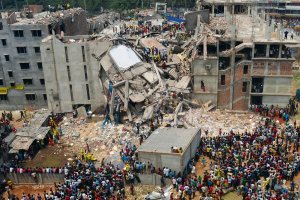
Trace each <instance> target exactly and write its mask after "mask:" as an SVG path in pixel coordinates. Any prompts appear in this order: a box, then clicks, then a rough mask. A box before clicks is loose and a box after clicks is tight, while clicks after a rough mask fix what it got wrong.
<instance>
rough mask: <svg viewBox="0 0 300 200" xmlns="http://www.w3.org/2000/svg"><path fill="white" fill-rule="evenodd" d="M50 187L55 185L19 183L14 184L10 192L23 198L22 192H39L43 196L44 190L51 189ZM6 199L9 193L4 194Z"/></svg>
mask: <svg viewBox="0 0 300 200" xmlns="http://www.w3.org/2000/svg"><path fill="white" fill-rule="evenodd" d="M50 188H52V189H53V188H54V185H18V186H13V190H12V191H11V192H10V193H11V195H12V194H14V195H16V196H17V197H19V198H21V197H22V194H23V193H25V194H26V195H27V194H35V195H37V194H38V193H39V194H40V195H41V196H43V194H44V191H49V190H50ZM4 199H8V196H7V193H5V194H4Z"/></svg>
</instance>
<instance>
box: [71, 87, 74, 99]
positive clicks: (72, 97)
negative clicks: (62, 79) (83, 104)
mask: <svg viewBox="0 0 300 200" xmlns="http://www.w3.org/2000/svg"><path fill="white" fill-rule="evenodd" d="M70 95H71V101H74V96H73V87H72V85H70Z"/></svg>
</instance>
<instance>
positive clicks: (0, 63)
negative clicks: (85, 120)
mask: <svg viewBox="0 0 300 200" xmlns="http://www.w3.org/2000/svg"><path fill="white" fill-rule="evenodd" d="M26 17H28V15H27V14H26V13H25V14H24V13H14V12H13V13H1V17H0V40H1V42H0V69H1V71H0V109H4V110H14V109H26V108H31V109H38V108H43V107H47V94H46V89H45V79H44V73H43V70H44V66H43V63H42V59H41V48H40V45H41V41H42V39H43V38H44V37H47V36H48V35H51V34H63V35H73V34H74V35H77V34H87V33H88V25H87V20H86V15H85V11H84V10H82V9H72V10H68V11H59V12H57V13H38V14H36V15H34V16H33V15H32V16H30V17H29V18H26Z"/></svg>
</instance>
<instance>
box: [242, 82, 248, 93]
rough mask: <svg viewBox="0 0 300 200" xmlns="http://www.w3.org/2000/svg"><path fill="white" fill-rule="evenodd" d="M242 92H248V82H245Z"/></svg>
mask: <svg viewBox="0 0 300 200" xmlns="http://www.w3.org/2000/svg"><path fill="white" fill-rule="evenodd" d="M242 92H247V82H243V87H242Z"/></svg>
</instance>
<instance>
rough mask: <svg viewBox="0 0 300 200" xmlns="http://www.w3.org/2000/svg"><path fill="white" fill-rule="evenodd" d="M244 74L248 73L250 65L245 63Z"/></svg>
mask: <svg viewBox="0 0 300 200" xmlns="http://www.w3.org/2000/svg"><path fill="white" fill-rule="evenodd" d="M244 74H248V65H244Z"/></svg>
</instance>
